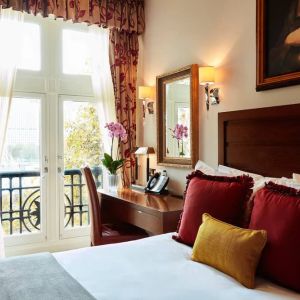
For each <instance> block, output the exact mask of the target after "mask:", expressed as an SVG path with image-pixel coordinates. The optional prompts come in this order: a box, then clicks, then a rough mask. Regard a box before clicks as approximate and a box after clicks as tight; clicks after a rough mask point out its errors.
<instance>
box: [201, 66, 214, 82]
mask: <svg viewBox="0 0 300 300" xmlns="http://www.w3.org/2000/svg"><path fill="white" fill-rule="evenodd" d="M199 83H200V84H201V85H206V84H213V83H215V68H214V67H200V68H199Z"/></svg>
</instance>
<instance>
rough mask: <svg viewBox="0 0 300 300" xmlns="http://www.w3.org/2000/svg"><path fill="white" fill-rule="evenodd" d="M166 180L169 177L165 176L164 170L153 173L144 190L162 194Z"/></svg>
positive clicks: (166, 183) (167, 180)
mask: <svg viewBox="0 0 300 300" xmlns="http://www.w3.org/2000/svg"><path fill="white" fill-rule="evenodd" d="M168 182H169V177H168V176H167V172H166V171H163V172H162V174H160V173H155V174H154V175H153V176H151V177H150V179H149V181H148V183H147V186H146V188H145V192H146V193H157V194H162V193H164V192H165V188H166V187H167V185H168Z"/></svg>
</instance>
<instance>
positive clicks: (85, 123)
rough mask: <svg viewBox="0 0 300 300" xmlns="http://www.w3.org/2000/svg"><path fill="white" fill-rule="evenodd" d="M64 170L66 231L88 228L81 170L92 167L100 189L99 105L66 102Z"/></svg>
mask: <svg viewBox="0 0 300 300" xmlns="http://www.w3.org/2000/svg"><path fill="white" fill-rule="evenodd" d="M61 107H62V110H63V112H62V114H63V123H62V127H63V134H62V137H63V143H62V144H63V166H64V222H63V223H64V227H65V228H66V229H72V228H78V227H84V226H87V225H88V224H89V215H88V199H87V190H86V187H85V185H84V182H83V178H82V174H81V171H80V168H81V167H82V166H84V165H89V166H90V168H91V169H92V172H93V175H94V179H95V182H96V185H97V187H100V186H101V182H102V171H101V168H100V157H101V153H102V143H101V135H100V128H99V122H98V116H97V111H96V105H95V104H94V103H93V102H89V101H81V100H76V101H75V100H69V99H68V100H64V101H63V104H62V105H61Z"/></svg>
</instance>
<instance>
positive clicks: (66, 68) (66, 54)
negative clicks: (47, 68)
mask: <svg viewBox="0 0 300 300" xmlns="http://www.w3.org/2000/svg"><path fill="white" fill-rule="evenodd" d="M88 39H89V36H88V34H87V33H86V32H80V31H75V30H69V29H64V30H63V73H64V74H73V75H74V74H75V75H88V74H91V54H90V50H89V46H88Z"/></svg>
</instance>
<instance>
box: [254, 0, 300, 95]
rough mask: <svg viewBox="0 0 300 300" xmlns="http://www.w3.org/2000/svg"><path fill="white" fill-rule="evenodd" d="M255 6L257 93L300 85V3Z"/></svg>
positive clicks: (285, 0) (274, 0)
mask: <svg viewBox="0 0 300 300" xmlns="http://www.w3.org/2000/svg"><path fill="white" fill-rule="evenodd" d="M256 3H257V67H256V69H257V79H256V90H257V91H262V90H267V89H274V88H279V87H284V86H289V85H295V84H300V0H257V2H256Z"/></svg>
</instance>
